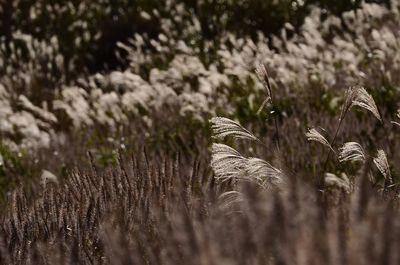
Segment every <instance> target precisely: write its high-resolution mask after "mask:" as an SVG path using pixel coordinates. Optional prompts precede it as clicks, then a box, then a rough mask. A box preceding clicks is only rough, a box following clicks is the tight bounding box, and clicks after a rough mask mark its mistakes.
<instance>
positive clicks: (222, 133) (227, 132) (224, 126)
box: [210, 117, 261, 142]
mask: <svg viewBox="0 0 400 265" xmlns="http://www.w3.org/2000/svg"><path fill="white" fill-rule="evenodd" d="M210 122H211V124H212V125H211V129H212V131H213V136H214V137H215V138H217V139H224V138H225V137H227V136H232V137H233V138H238V139H247V140H252V141H257V142H261V141H260V140H259V139H258V138H257V137H255V136H254V135H253V134H252V133H251V132H249V131H248V130H246V129H245V128H243V127H242V126H241V125H240V124H239V123H237V122H235V121H233V120H231V119H228V118H224V117H214V118H212V119H211V120H210Z"/></svg>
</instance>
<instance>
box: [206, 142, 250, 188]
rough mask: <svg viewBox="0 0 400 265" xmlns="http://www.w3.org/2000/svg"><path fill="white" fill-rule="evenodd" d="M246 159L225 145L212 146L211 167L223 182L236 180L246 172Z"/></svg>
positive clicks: (215, 144)
mask: <svg viewBox="0 0 400 265" xmlns="http://www.w3.org/2000/svg"><path fill="white" fill-rule="evenodd" d="M245 165H246V158H245V157H243V156H242V155H241V154H240V153H239V152H238V151H236V150H235V149H233V148H232V147H229V146H227V145H225V144H217V143H214V144H213V145H212V156H211V167H212V168H213V170H214V173H215V175H216V178H218V179H221V180H222V181H225V180H228V179H231V178H236V177H237V176H238V175H240V174H241V172H242V171H243V170H244V168H245Z"/></svg>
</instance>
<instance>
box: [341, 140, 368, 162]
mask: <svg viewBox="0 0 400 265" xmlns="http://www.w3.org/2000/svg"><path fill="white" fill-rule="evenodd" d="M338 159H339V161H340V162H344V161H365V153H364V149H363V148H362V146H361V145H360V144H359V143H356V142H347V143H345V144H344V145H343V146H342V147H341V148H339V157H338Z"/></svg>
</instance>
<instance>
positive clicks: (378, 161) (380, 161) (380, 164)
mask: <svg viewBox="0 0 400 265" xmlns="http://www.w3.org/2000/svg"><path fill="white" fill-rule="evenodd" d="M374 164H375V166H376V167H377V168H378V170H379V171H380V172H381V173H382V175H383V176H384V177H385V179H388V180H391V179H392V175H391V173H390V168H389V163H388V160H387V157H386V154H385V152H384V151H383V150H378V153H377V155H376V157H375V158H374Z"/></svg>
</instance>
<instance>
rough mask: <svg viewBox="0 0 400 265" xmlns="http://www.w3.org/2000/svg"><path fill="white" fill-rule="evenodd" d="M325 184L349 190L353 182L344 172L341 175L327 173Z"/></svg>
mask: <svg viewBox="0 0 400 265" xmlns="http://www.w3.org/2000/svg"><path fill="white" fill-rule="evenodd" d="M325 184H326V185H328V186H335V187H338V188H341V189H344V190H345V191H347V192H350V190H351V183H350V180H349V178H348V177H347V175H346V174H344V173H342V175H341V177H338V176H336V175H335V174H332V173H325Z"/></svg>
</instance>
